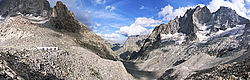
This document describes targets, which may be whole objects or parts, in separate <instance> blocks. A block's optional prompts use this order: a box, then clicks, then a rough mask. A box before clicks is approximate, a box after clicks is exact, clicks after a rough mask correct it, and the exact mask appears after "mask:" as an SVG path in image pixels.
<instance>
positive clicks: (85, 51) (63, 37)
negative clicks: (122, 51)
mask: <svg viewBox="0 0 250 80" xmlns="http://www.w3.org/2000/svg"><path fill="white" fill-rule="evenodd" d="M15 1H16V0H4V2H3V3H6V4H5V5H1V6H0V7H1V8H4V9H1V12H0V13H6V15H7V16H6V17H5V19H3V20H2V21H1V22H0V26H1V27H0V79H1V80H13V79H14V80H15V79H17V80H46V79H49V80H61V79H63V80H133V79H134V78H133V77H132V76H131V75H130V74H129V73H127V71H126V69H125V67H124V66H123V64H122V62H120V61H115V60H116V58H115V56H114V54H113V51H112V50H111V49H110V48H109V47H108V46H107V45H105V44H104V40H103V39H102V38H101V37H100V36H97V35H96V34H94V33H93V32H91V31H90V30H89V29H88V28H87V27H86V26H85V25H84V24H81V23H80V22H78V21H77V20H76V19H75V17H74V14H73V13H72V12H71V11H68V10H67V7H66V5H64V4H63V3H62V2H57V4H56V6H55V7H54V8H50V7H49V9H48V8H44V7H48V6H44V5H45V4H46V5H49V4H48V2H47V1H46V0H41V1H40V0H35V1H34V0H19V1H18V2H15ZM29 2H37V3H34V4H26V3H29ZM3 3H2V2H1V4H3ZM7 3H8V4H7ZM23 4H25V5H23ZM35 4H39V5H35ZM40 4H41V5H40ZM43 4H44V5H43ZM20 5H23V7H22V8H29V7H33V6H40V7H41V8H39V9H42V11H45V12H48V14H45V15H43V14H39V13H40V12H39V11H41V10H36V9H35V8H31V9H25V10H23V9H18V7H17V6H20ZM7 7H8V8H7ZM13 8H14V10H13V11H10V10H12V9H13ZM47 9H48V10H47ZM2 10H6V12H4V11H2ZM26 10H28V11H26ZM33 11H34V12H33ZM37 11H38V12H37ZM33 13H34V14H35V16H33ZM39 47H56V48H58V50H55V49H53V50H52V49H49V50H45V49H40V48H39Z"/></svg>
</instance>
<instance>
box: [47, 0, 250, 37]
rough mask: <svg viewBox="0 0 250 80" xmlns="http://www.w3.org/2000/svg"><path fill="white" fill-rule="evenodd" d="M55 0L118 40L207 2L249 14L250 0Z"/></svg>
mask: <svg viewBox="0 0 250 80" xmlns="http://www.w3.org/2000/svg"><path fill="white" fill-rule="evenodd" d="M56 1H63V2H64V3H65V4H66V5H67V6H68V8H69V9H70V10H72V11H73V12H74V13H75V16H76V18H77V19H78V20H79V21H81V22H82V23H84V24H86V25H87V26H88V27H89V28H90V29H91V30H92V31H93V32H94V33H96V34H98V35H100V36H101V37H102V38H104V39H110V40H113V41H115V42H123V41H125V40H126V38H127V37H128V36H134V35H148V34H150V32H151V31H152V30H153V28H154V27H155V26H157V25H159V24H162V23H167V22H168V21H169V20H171V19H173V18H174V17H175V16H182V15H183V14H184V13H185V11H186V10H187V9H189V8H194V7H196V6H197V5H200V6H204V5H206V6H208V8H209V9H210V10H211V12H214V11H216V10H217V9H218V8H219V7H220V6H227V7H231V8H232V9H234V10H236V12H237V13H238V14H240V15H241V16H243V17H246V18H248V19H249V18H250V0H49V2H50V3H51V6H54V5H55V2H56Z"/></svg>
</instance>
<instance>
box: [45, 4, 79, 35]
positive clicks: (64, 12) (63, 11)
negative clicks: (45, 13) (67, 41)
mask: <svg viewBox="0 0 250 80" xmlns="http://www.w3.org/2000/svg"><path fill="white" fill-rule="evenodd" d="M50 17H51V20H50V22H51V24H52V26H53V27H55V28H57V29H61V30H66V31H70V32H78V31H79V30H80V28H81V25H79V22H78V21H77V20H76V18H75V16H74V14H73V12H72V11H68V8H67V7H66V5H64V4H63V3H62V2H60V1H59V2H57V3H56V6H55V7H54V8H52V9H51V16H50Z"/></svg>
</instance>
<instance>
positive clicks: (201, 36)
mask: <svg viewBox="0 0 250 80" xmlns="http://www.w3.org/2000/svg"><path fill="white" fill-rule="evenodd" d="M199 27H200V26H199ZM208 27H209V26H207V27H204V26H203V27H201V28H203V29H201V31H197V33H196V35H197V38H198V42H200V43H206V42H207V41H208V40H212V39H214V38H218V37H224V36H227V35H228V36H227V37H238V36H241V35H242V34H243V33H244V28H245V25H236V26H235V27H233V28H227V29H226V30H219V31H218V32H214V33H211V34H209V33H210V30H206V29H205V28H208ZM215 27H219V26H215ZM208 34H209V36H208Z"/></svg>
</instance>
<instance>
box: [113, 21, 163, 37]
mask: <svg viewBox="0 0 250 80" xmlns="http://www.w3.org/2000/svg"><path fill="white" fill-rule="evenodd" d="M160 23H161V21H159V20H154V19H152V18H145V17H139V18H136V20H135V22H134V23H133V24H131V25H130V26H124V27H121V28H120V30H119V31H117V33H119V34H122V35H125V36H134V35H148V34H150V33H151V32H152V30H153V29H147V28H146V27H154V26H156V25H159V24H160Z"/></svg>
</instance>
